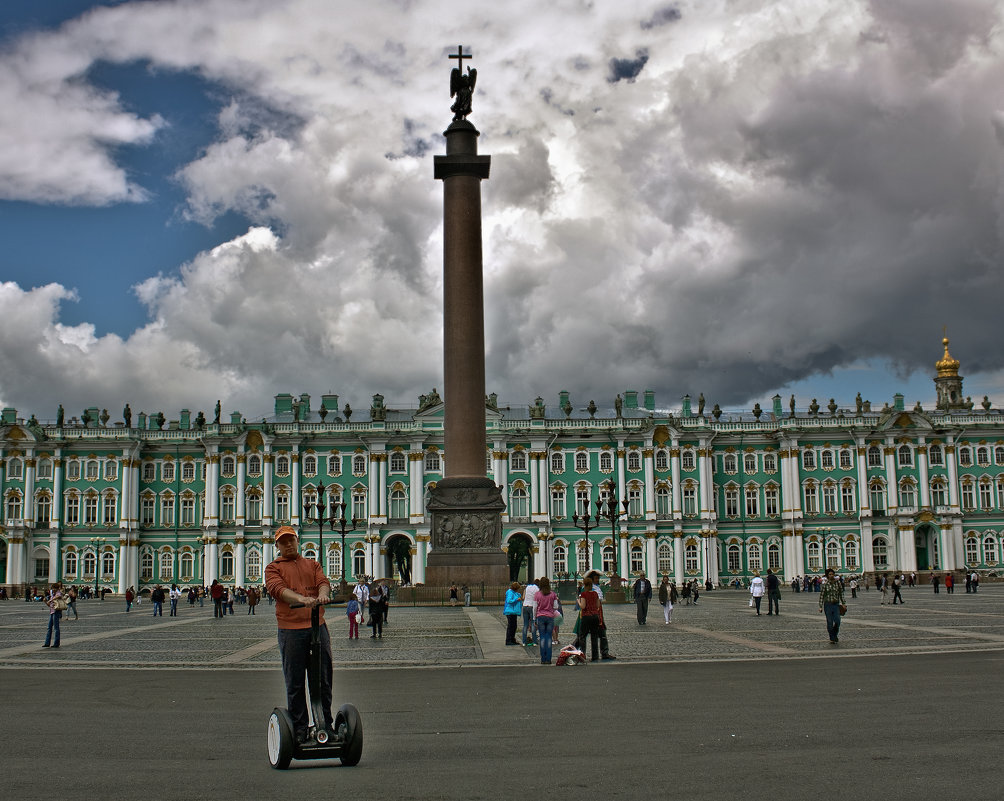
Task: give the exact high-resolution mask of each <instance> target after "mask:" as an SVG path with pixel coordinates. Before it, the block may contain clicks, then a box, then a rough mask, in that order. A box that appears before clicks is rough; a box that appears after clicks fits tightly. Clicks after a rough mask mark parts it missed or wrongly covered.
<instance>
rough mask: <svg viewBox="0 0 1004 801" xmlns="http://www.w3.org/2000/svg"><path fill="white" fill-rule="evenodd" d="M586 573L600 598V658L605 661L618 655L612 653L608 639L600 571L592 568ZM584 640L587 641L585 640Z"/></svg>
mask: <svg viewBox="0 0 1004 801" xmlns="http://www.w3.org/2000/svg"><path fill="white" fill-rule="evenodd" d="M586 575H587V576H589V578H591V579H592V580H593V592H595V593H596V595H597V596H599V599H600V659H603V660H604V661H605V660H607V659H616V658H617V657H616V656H614V655H613V654H611V653H610V642H609V641H608V640H607V622H606V620H604V618H603V588H602V587H600V574H599V571H597V570H590V571H589V572H588V573H586ZM582 642H583V643H585V640H583V641H582ZM582 650H583V651H585V650H586V649H585V648H583V649H582Z"/></svg>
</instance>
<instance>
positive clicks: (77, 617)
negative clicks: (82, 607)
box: [66, 601, 80, 620]
mask: <svg viewBox="0 0 1004 801" xmlns="http://www.w3.org/2000/svg"><path fill="white" fill-rule="evenodd" d="M69 603H70V607H69V609H70V611H71V612H73V619H74V620H80V615H78V614H77V602H76V601H70V602H69ZM66 619H67V620H69V619H70V616H69V615H67V616H66Z"/></svg>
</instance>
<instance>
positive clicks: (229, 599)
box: [223, 587, 237, 615]
mask: <svg viewBox="0 0 1004 801" xmlns="http://www.w3.org/2000/svg"><path fill="white" fill-rule="evenodd" d="M225 592H226V594H225V595H224V601H223V603H224V604H225V605H226V607H227V611H228V612H230V614H231V615H232V614H233V613H234V596H235V595H236V594H237V588H236V587H231V588H230V589H229V590H225Z"/></svg>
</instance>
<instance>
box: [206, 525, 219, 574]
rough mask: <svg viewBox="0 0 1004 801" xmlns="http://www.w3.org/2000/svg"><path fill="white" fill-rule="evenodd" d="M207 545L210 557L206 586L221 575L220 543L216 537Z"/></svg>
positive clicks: (207, 566) (207, 561)
mask: <svg viewBox="0 0 1004 801" xmlns="http://www.w3.org/2000/svg"><path fill="white" fill-rule="evenodd" d="M206 547H207V550H208V551H209V554H208V557H209V558H208V559H207V560H206V573H207V575H206V586H209V585H210V584H212V583H213V581H215V580H216V579H218V578H219V577H220V544H219V542H217V541H216V538H215V537H214V538H213V539H212V540H211V541H210V542H209V545H208V546H206Z"/></svg>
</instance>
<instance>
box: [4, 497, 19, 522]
mask: <svg viewBox="0 0 1004 801" xmlns="http://www.w3.org/2000/svg"><path fill="white" fill-rule="evenodd" d="M7 519H8V520H20V519H21V496H20V495H18V494H17V493H16V492H12V493H11V494H10V495H8V496H7Z"/></svg>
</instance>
